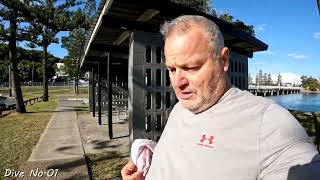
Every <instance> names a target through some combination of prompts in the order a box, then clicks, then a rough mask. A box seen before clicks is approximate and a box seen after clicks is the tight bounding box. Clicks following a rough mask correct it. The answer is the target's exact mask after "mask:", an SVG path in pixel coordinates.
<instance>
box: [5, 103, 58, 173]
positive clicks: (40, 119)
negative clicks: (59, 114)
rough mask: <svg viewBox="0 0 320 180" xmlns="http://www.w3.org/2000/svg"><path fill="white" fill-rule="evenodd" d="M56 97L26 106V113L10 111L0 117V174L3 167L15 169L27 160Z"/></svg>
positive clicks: (52, 108) (50, 113)
mask: <svg viewBox="0 0 320 180" xmlns="http://www.w3.org/2000/svg"><path fill="white" fill-rule="evenodd" d="M56 105H57V98H52V99H51V100H50V101H49V102H42V103H37V104H34V105H32V106H27V111H28V112H29V113H26V114H18V113H16V112H12V113H10V114H9V115H7V116H5V117H2V118H0V129H1V131H0V139H1V141H0V170H1V173H0V176H1V177H2V176H3V173H4V171H3V169H4V168H13V169H17V168H18V167H19V166H20V165H21V164H22V163H23V162H25V161H27V160H28V158H29V156H30V154H31V152H32V150H33V148H34V146H35V145H36V144H37V142H38V139H39V137H40V135H41V134H42V132H43V130H44V129H45V127H46V125H47V124H48V122H49V120H50V118H51V115H52V111H53V110H54V109H55V108H56Z"/></svg>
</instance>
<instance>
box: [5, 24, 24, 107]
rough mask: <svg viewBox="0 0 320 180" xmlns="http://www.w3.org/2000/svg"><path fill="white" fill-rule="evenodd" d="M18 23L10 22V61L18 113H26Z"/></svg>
mask: <svg viewBox="0 0 320 180" xmlns="http://www.w3.org/2000/svg"><path fill="white" fill-rule="evenodd" d="M16 36H17V21H16V20H15V19H12V20H10V40H9V59H10V66H11V68H12V71H11V78H12V84H13V90H14V97H15V99H16V111H17V112H19V113H25V112H26V107H25V106H24V102H23V96H22V91H21V86H20V80H19V74H18V67H17V64H18V63H17V45H16V43H17V39H16Z"/></svg>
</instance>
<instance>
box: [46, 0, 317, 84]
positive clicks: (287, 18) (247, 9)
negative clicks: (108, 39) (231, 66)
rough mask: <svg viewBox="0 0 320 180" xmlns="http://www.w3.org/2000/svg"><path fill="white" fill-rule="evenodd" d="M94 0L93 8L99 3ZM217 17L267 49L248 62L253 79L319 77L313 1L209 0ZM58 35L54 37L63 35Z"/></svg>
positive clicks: (55, 48)
mask: <svg viewBox="0 0 320 180" xmlns="http://www.w3.org/2000/svg"><path fill="white" fill-rule="evenodd" d="M99 2H100V1H99V0H97V5H98V4H99ZM211 6H213V7H214V9H215V10H216V11H217V12H218V14H221V13H225V12H228V13H230V14H231V15H232V16H234V17H235V18H236V19H240V20H242V21H243V22H245V23H246V24H250V25H254V27H255V32H256V37H257V38H258V39H260V40H262V41H263V42H265V43H266V44H268V45H269V48H268V50H267V51H265V52H260V53H254V55H253V58H252V59H249V72H250V74H251V76H252V77H253V79H254V77H255V75H256V73H257V72H258V71H259V70H260V69H261V70H262V71H263V72H266V73H269V72H270V73H271V74H272V76H273V78H274V79H275V78H276V75H277V74H279V73H281V74H282V76H283V80H284V81H285V82H292V83H298V82H299V80H300V76H301V75H308V76H313V77H315V78H319V77H320V59H319V57H320V16H319V11H318V9H317V3H316V0H309V1H301V0H281V1H278V0H268V1H257V0H241V1H236V0H213V3H212V4H211ZM67 34H68V33H67V32H62V33H59V34H58V37H61V36H65V35H67ZM49 51H50V52H51V53H53V54H54V55H55V56H57V57H60V58H63V57H64V56H65V55H66V54H67V51H66V50H65V49H63V48H61V45H60V44H52V45H50V46H49Z"/></svg>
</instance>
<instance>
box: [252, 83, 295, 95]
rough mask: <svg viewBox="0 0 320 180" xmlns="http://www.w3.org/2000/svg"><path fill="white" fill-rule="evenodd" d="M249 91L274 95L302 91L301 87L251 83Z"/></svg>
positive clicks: (255, 93) (256, 93)
mask: <svg viewBox="0 0 320 180" xmlns="http://www.w3.org/2000/svg"><path fill="white" fill-rule="evenodd" d="M248 91H249V92H251V93H252V94H254V95H256V96H274V95H284V94H298V93H300V91H301V88H300V87H287V86H260V85H249V87H248Z"/></svg>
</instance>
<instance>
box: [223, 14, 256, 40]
mask: <svg viewBox="0 0 320 180" xmlns="http://www.w3.org/2000/svg"><path fill="white" fill-rule="evenodd" d="M219 19H221V20H223V21H225V22H227V23H230V24H232V25H234V26H235V27H237V28H239V29H241V30H242V31H244V32H246V33H248V34H250V35H252V36H254V35H255V32H254V27H253V26H252V25H246V24H245V23H244V22H242V21H240V20H239V19H236V20H234V17H233V16H231V15H230V14H229V13H225V14H222V15H220V16H219Z"/></svg>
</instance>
